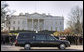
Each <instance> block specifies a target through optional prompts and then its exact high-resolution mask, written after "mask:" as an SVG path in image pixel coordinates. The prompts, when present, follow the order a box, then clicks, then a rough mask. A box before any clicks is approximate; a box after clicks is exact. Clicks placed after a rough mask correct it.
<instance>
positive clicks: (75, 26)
mask: <svg viewBox="0 0 84 52" xmlns="http://www.w3.org/2000/svg"><path fill="white" fill-rule="evenodd" d="M82 18H83V9H81V8H79V7H78V6H76V7H74V8H72V9H71V12H70V14H69V18H68V19H69V21H68V25H69V28H70V29H71V31H72V32H74V33H75V34H79V33H82V28H83V27H82V25H81V23H82V22H83V20H82Z"/></svg>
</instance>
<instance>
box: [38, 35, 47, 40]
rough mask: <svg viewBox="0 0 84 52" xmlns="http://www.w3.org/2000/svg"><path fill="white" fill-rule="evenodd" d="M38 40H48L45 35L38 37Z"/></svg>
mask: <svg viewBox="0 0 84 52" xmlns="http://www.w3.org/2000/svg"><path fill="white" fill-rule="evenodd" d="M36 40H46V36H45V35H36Z"/></svg>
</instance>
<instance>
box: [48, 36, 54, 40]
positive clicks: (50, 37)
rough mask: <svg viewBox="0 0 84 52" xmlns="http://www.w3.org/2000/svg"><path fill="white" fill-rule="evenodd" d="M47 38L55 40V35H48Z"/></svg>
mask: <svg viewBox="0 0 84 52" xmlns="http://www.w3.org/2000/svg"><path fill="white" fill-rule="evenodd" d="M47 40H55V38H54V37H53V36H50V35H48V36H47Z"/></svg>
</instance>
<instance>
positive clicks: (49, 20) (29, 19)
mask: <svg viewBox="0 0 84 52" xmlns="http://www.w3.org/2000/svg"><path fill="white" fill-rule="evenodd" d="M9 23H10V25H9V30H31V31H36V30H37V31H41V30H49V31H63V30H64V17H62V16H51V15H45V14H38V13H33V14H28V13H25V15H23V14H20V15H18V16H16V15H14V16H11V19H10V22H9Z"/></svg>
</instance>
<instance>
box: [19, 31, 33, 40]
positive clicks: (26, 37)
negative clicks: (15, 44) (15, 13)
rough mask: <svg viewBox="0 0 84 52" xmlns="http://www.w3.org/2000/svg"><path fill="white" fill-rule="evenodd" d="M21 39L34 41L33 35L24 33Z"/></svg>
mask: <svg viewBox="0 0 84 52" xmlns="http://www.w3.org/2000/svg"><path fill="white" fill-rule="evenodd" d="M19 39H27V40H32V39H33V36H32V35H31V34H27V33H22V34H20V35H19Z"/></svg>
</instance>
